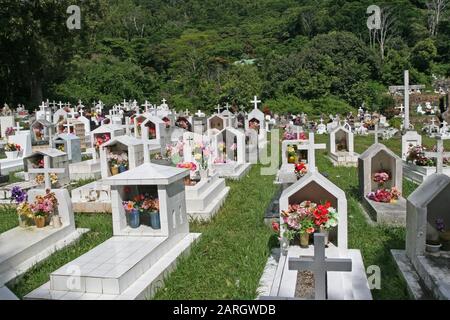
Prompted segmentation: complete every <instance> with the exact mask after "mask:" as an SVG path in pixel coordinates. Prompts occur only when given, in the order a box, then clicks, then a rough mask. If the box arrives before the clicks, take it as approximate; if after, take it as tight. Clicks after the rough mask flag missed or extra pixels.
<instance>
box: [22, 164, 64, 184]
mask: <svg viewBox="0 0 450 320" xmlns="http://www.w3.org/2000/svg"><path fill="white" fill-rule="evenodd" d="M28 172H29V173H37V174H41V173H43V174H44V181H45V189H50V190H51V189H52V183H51V181H50V174H51V173H64V172H65V170H64V168H55V169H52V168H50V157H49V156H44V168H39V169H34V168H32V169H28Z"/></svg>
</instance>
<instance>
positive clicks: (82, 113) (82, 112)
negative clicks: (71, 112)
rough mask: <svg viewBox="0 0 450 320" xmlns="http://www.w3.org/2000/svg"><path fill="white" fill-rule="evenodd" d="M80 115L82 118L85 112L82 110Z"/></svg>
mask: <svg viewBox="0 0 450 320" xmlns="http://www.w3.org/2000/svg"><path fill="white" fill-rule="evenodd" d="M78 113H79V114H80V116H81V117H82V116H83V115H84V110H83V109H81V110H80V111H78Z"/></svg>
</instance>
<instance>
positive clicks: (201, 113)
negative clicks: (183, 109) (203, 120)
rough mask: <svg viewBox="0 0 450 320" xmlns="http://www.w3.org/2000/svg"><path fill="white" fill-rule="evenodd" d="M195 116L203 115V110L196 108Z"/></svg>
mask: <svg viewBox="0 0 450 320" xmlns="http://www.w3.org/2000/svg"><path fill="white" fill-rule="evenodd" d="M195 115H196V116H197V117H199V118H200V117H203V112H202V110H198V111H197V113H196V114H195Z"/></svg>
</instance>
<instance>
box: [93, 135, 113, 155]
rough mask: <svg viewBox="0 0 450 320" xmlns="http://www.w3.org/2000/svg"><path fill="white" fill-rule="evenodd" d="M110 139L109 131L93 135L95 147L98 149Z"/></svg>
mask: <svg viewBox="0 0 450 320" xmlns="http://www.w3.org/2000/svg"><path fill="white" fill-rule="evenodd" d="M109 140H111V135H110V134H109V133H103V134H101V135H97V136H96V137H95V149H96V150H97V151H98V150H100V146H101V145H102V144H104V143H106V142H108V141H109Z"/></svg>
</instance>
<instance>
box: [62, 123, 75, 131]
mask: <svg viewBox="0 0 450 320" xmlns="http://www.w3.org/2000/svg"><path fill="white" fill-rule="evenodd" d="M64 127H66V128H67V133H72V132H71V131H72V130H71V129H72V128H75V125H74V124H73V123H72V122H70V121H68V120H67V122H66V123H65V124H64Z"/></svg>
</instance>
